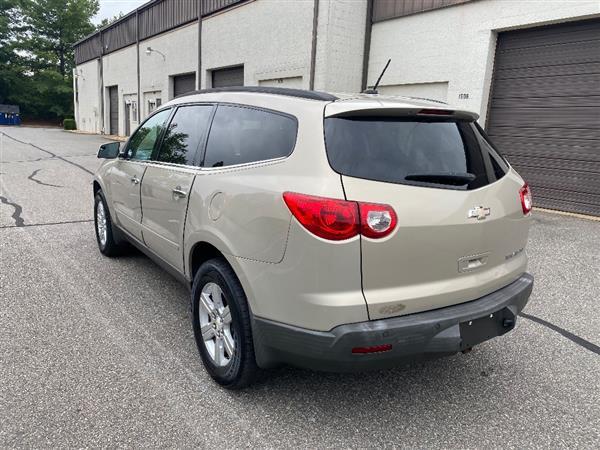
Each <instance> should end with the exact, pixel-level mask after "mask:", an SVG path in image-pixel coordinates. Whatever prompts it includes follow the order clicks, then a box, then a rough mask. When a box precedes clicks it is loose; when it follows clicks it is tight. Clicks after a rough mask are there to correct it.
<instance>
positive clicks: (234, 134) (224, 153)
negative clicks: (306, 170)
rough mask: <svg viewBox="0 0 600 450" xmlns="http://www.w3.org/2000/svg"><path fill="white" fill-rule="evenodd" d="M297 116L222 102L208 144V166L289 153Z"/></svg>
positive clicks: (295, 129)
mask: <svg viewBox="0 0 600 450" xmlns="http://www.w3.org/2000/svg"><path fill="white" fill-rule="evenodd" d="M297 129H298V125H297V122H296V119H294V118H292V117H289V116H285V115H283V114H278V113H274V112H269V111H264V110H260V109H253V108H246V107H241V106H229V105H219V107H218V109H217V112H216V114H215V118H214V119H213V122H212V125H211V128H210V134H209V136H208V143H207V144H206V156H205V159H204V166H205V167H223V166H232V165H236V164H245V163H250V162H256V161H265V160H268V159H274V158H281V157H284V156H288V155H290V153H292V150H293V148H294V145H295V143H296V132H297Z"/></svg>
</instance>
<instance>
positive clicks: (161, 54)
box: [146, 47, 167, 61]
mask: <svg viewBox="0 0 600 450" xmlns="http://www.w3.org/2000/svg"><path fill="white" fill-rule="evenodd" d="M152 52H154V53H158V54H159V55H160V56H162V58H163V61H166V60H167V57H166V56H165V54H164V53H163V52H159V51H158V50H155V49H153V48H152V47H148V48H146V55H147V56H150V54H151V53H152Z"/></svg>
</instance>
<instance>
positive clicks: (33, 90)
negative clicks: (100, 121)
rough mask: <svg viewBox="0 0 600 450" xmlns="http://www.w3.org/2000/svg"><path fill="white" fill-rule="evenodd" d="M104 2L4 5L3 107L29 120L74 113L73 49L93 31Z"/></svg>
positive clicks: (0, 20) (3, 0)
mask: <svg viewBox="0 0 600 450" xmlns="http://www.w3.org/2000/svg"><path fill="white" fill-rule="evenodd" d="M97 12H98V0H12V1H11V0H0V103H9V104H16V105H19V106H20V107H21V113H22V114H23V115H24V116H25V117H27V118H35V119H50V120H57V121H58V120H60V119H62V118H63V117H65V116H67V115H70V114H72V111H73V80H72V68H73V67H74V60H73V44H74V43H75V42H77V41H78V40H79V39H81V38H82V37H84V36H86V35H87V34H89V33H91V32H93V31H94V30H95V26H94V25H93V24H92V22H91V18H92V17H93V16H94V15H95V14H96V13H97Z"/></svg>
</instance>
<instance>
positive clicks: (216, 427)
mask: <svg viewBox="0 0 600 450" xmlns="http://www.w3.org/2000/svg"><path fill="white" fill-rule="evenodd" d="M0 139H1V141H0V200H1V204H0V287H1V292H0V297H1V305H2V306H1V307H0V447H3V448H5V447H37V448H46V447H100V446H102V447H114V446H135V447H141V446H150V447H192V446H194V447H213V448H217V447H225V448H233V447H303V448H323V447H357V448H373V447H382V446H388V447H426V448H448V447H460V448H466V447H469V448H482V447H492V448H498V447H539V448H564V447H579V448H598V447H600V314H599V304H600V222H597V221H590V220H583V219H577V218H573V217H566V216H561V215H556V214H547V213H542V212H537V211H536V212H535V214H534V224H533V228H532V230H531V235H530V236H531V238H530V243H529V247H528V253H529V255H530V271H531V272H532V273H533V274H534V276H535V278H536V285H535V288H534V292H533V296H532V298H531V301H530V303H529V305H528V306H527V308H526V309H525V316H524V317H522V318H520V320H519V321H518V323H517V327H516V329H515V330H514V331H513V332H512V333H509V334H508V335H506V336H504V337H502V338H498V339H495V340H492V341H490V342H487V343H485V344H482V345H481V346H479V347H477V348H476V349H474V350H473V351H472V352H471V353H469V354H466V355H463V354H459V355H456V356H453V357H450V358H446V359H441V360H436V361H432V362H426V363H419V364H413V365H409V366H406V367H402V368H398V369H394V370H389V371H384V372H369V373H363V374H353V375H336V374H323V373H316V372H309V371H304V370H298V369H293V368H282V369H278V370H275V371H271V372H268V373H265V374H264V376H263V377H262V379H261V381H260V382H259V383H258V384H257V385H255V386H253V387H252V388H250V389H248V390H246V391H243V392H228V391H224V390H222V389H220V388H219V387H217V386H216V385H215V384H214V383H213V382H212V381H211V379H210V377H209V376H208V375H207V374H206V373H205V371H204V369H203V367H202V364H201V362H200V359H199V357H198V354H197V350H196V347H195V344H194V340H193V335H192V329H191V324H190V320H189V299H188V293H187V291H186V289H185V288H184V287H182V286H181V285H179V284H178V283H177V282H176V281H175V280H174V279H173V278H171V277H170V276H169V275H168V274H166V273H165V272H163V271H162V270H161V269H159V268H158V266H156V265H155V264H153V263H152V262H151V261H150V260H149V259H147V258H146V257H144V256H143V255H141V254H138V253H134V254H132V255H131V256H127V257H122V258H119V259H108V258H105V257H103V256H102V255H101V254H100V253H99V252H98V250H97V247H96V241H95V237H94V228H93V222H92V220H91V218H92V207H93V199H92V187H91V181H92V173H93V171H94V170H95V168H96V167H97V166H98V165H99V160H98V159H96V157H95V154H96V150H97V148H98V146H99V144H101V143H103V142H106V139H104V138H102V137H99V136H90V135H80V134H72V133H67V132H64V131H61V130H58V129H41V128H26V127H22V128H9V127H0ZM534 195H535V192H534Z"/></svg>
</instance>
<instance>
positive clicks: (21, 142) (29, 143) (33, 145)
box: [0, 131, 94, 175]
mask: <svg viewBox="0 0 600 450" xmlns="http://www.w3.org/2000/svg"><path fill="white" fill-rule="evenodd" d="M0 133H2V134H3V135H4V136H6V137H7V138H9V139H12V140H13V141H15V142H18V143H19V144H24V145H30V146H32V147H33V148H36V149H38V150H39V151H41V152H44V153H47V154H49V155H50V156H52V157H53V158H57V159H60V160H61V161H64V162H66V163H67V164H71V165H73V166H75V167H77V168H78V169H81V170H83V171H84V172H87V173H89V174H90V175H94V172H92V171H91V170H88V169H86V168H85V167H83V166H82V165H79V164H77V163H75V162H73V161H69V160H68V159H67V158H64V157H62V156H60V155H57V154H56V153H54V152H51V151H50V150H46V149H45V148H42V147H39V146H37V145H35V144H32V143H31V142H25V141H21V140H19V139H17V138H14V137H12V136H11V135H10V134H6V133H5V132H4V131H0Z"/></svg>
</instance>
